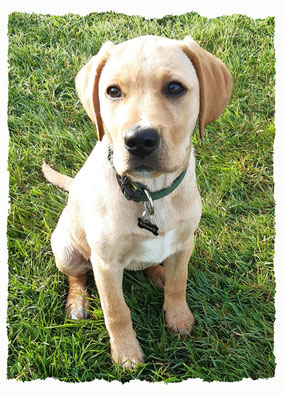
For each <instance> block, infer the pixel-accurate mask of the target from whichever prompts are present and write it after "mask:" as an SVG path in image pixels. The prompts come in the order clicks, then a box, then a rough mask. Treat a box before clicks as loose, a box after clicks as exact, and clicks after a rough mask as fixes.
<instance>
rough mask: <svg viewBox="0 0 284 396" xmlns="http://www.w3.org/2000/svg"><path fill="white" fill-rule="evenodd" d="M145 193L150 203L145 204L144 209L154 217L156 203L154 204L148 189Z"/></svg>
mask: <svg viewBox="0 0 284 396" xmlns="http://www.w3.org/2000/svg"><path fill="white" fill-rule="evenodd" d="M143 191H144V193H145V194H146V197H147V199H148V201H145V202H144V207H145V209H146V210H147V212H148V213H149V215H152V214H154V203H153V200H152V197H151V194H150V192H149V191H148V190H147V189H146V188H144V190H143Z"/></svg>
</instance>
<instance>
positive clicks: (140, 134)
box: [124, 128, 160, 158]
mask: <svg viewBox="0 0 284 396" xmlns="http://www.w3.org/2000/svg"><path fill="white" fill-rule="evenodd" d="M159 143H160V136H159V132H158V131H157V130H156V129H154V128H130V129H128V130H127V131H126V134H125V137H124V145H125V147H126V149H127V150H128V151H129V152H130V153H131V154H133V155H136V156H137V157H140V158H143V157H145V156H146V155H148V154H150V153H152V151H154V150H155V149H156V148H157V147H158V146H159Z"/></svg>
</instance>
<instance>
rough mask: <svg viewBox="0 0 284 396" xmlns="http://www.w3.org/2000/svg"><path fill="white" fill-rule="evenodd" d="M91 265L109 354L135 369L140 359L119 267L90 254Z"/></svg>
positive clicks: (142, 357) (142, 358) (138, 346)
mask: <svg viewBox="0 0 284 396" xmlns="http://www.w3.org/2000/svg"><path fill="white" fill-rule="evenodd" d="M92 266H93V271H94V276H95V281H96V285H97V288H98V292H99V295H100V300H101V305H102V309H103V313H104V318H105V324H106V327H107V330H108V332H109V336H110V345H111V355H112V357H113V359H114V361H115V362H116V363H120V364H122V365H123V368H136V365H137V364H138V363H141V362H143V361H144V356H143V353H142V351H141V348H140V345H139V342H138V341H137V338H136V335H135V332H134V330H133V327H132V321H131V316H130V310H129V308H128V306H127V305H126V303H125V300H124V297H123V291H122V278H123V268H122V267H121V266H119V265H118V264H116V263H112V264H108V263H105V262H103V261H102V260H101V259H100V258H99V257H98V256H96V255H92Z"/></svg>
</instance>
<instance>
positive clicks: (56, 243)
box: [51, 227, 91, 319]
mask: <svg viewBox="0 0 284 396" xmlns="http://www.w3.org/2000/svg"><path fill="white" fill-rule="evenodd" d="M51 245H52V250H53V253H54V256H55V260H56V266H57V268H58V269H59V270H60V271H61V272H63V273H64V274H66V275H67V276H68V280H69V292H68V297H67V302H66V310H67V315H68V318H69V319H86V318H87V317H88V310H89V294H88V293H87V290H86V283H87V272H88V271H89V270H90V269H91V264H90V261H89V260H88V259H87V258H85V257H84V256H83V255H82V254H81V253H79V252H78V250H77V249H76V248H75V247H74V244H73V243H72V241H71V238H70V236H69V235H68V233H67V232H66V230H64V228H63V229H62V228H60V227H57V228H56V229H55V231H54V232H53V234H52V237H51Z"/></svg>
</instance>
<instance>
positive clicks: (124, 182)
mask: <svg viewBox="0 0 284 396" xmlns="http://www.w3.org/2000/svg"><path fill="white" fill-rule="evenodd" d="M111 157H112V151H111V149H109V154H108V159H109V161H110V162H111V163H112V160H111ZM186 171H187V169H186V170H184V171H183V172H182V173H181V174H180V175H179V176H178V177H177V178H176V179H175V180H174V181H173V183H172V184H171V185H170V186H169V187H167V188H163V189H162V190H159V191H155V192H151V191H149V193H150V195H151V198H152V200H153V201H155V200H157V199H161V198H164V197H166V196H167V195H169V194H170V193H171V192H173V191H174V190H175V189H176V188H177V187H178V186H179V185H180V183H181V182H182V180H183V178H184V176H185V174H186ZM116 178H117V181H118V184H119V187H120V188H121V191H122V193H123V195H124V196H125V198H127V199H128V200H131V201H135V202H147V201H148V197H147V195H146V193H145V191H144V190H145V189H147V187H146V186H144V185H143V184H141V183H138V182H134V181H133V180H131V179H130V178H129V177H127V176H120V175H119V174H118V173H116Z"/></svg>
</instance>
